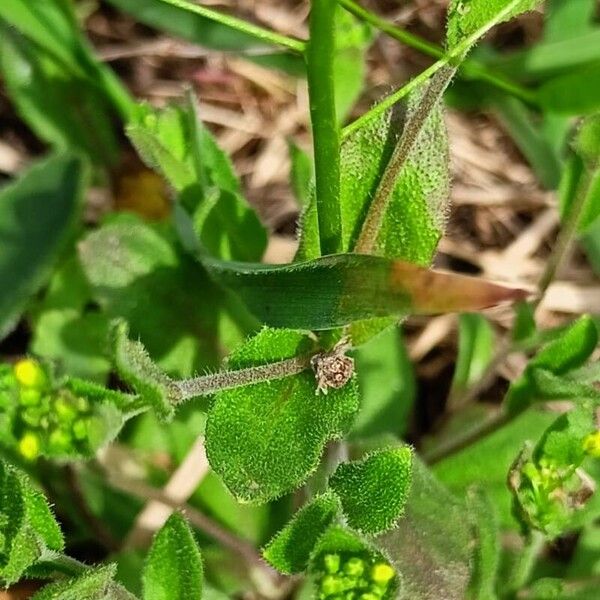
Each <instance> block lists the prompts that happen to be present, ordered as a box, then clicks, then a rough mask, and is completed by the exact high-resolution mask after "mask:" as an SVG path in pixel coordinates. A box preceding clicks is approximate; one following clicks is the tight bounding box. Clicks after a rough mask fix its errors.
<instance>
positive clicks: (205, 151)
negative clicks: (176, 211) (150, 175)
mask: <svg viewBox="0 0 600 600" xmlns="http://www.w3.org/2000/svg"><path fill="white" fill-rule="evenodd" d="M127 133H128V135H129V137H130V138H131V140H132V141H133V143H134V145H135V146H136V148H137V149H138V151H139V153H140V156H141V157H142V159H143V160H144V161H145V162H146V164H147V165H148V166H150V167H151V168H153V169H156V170H157V171H159V172H160V173H162V174H163V176H164V177H165V178H166V179H167V181H169V183H171V185H172V186H173V187H174V188H175V189H176V190H178V191H179V192H180V193H181V194H180V197H179V201H180V203H181V204H182V206H183V207H184V208H185V210H186V211H187V212H188V213H189V214H190V216H191V218H192V221H193V226H194V230H195V232H196V235H197V236H198V239H199V240H200V242H201V244H202V245H203V247H204V248H206V249H207V250H208V251H209V252H210V253H211V254H212V255H213V256H217V257H219V258H223V259H231V260H243V261H253V260H254V261H256V260H260V258H261V257H262V254H263V252H264V249H265V247H266V234H265V230H264V228H263V227H262V225H261V224H260V221H259V220H258V218H257V216H256V213H255V212H254V210H253V209H252V208H251V207H250V206H249V204H248V203H247V202H246V200H245V199H244V198H243V196H242V189H241V186H240V183H239V180H238V178H237V177H236V175H235V173H234V170H233V165H232V163H231V160H230V158H229V157H228V156H227V154H226V153H225V152H223V151H222V150H221V149H220V148H219V146H218V145H217V143H216V141H215V139H214V137H213V136H212V135H211V133H210V132H209V131H208V129H206V127H205V126H204V125H203V123H202V122H201V120H200V115H199V109H198V107H197V105H196V103H195V100H194V99H192V97H191V96H188V99H187V102H186V104H185V105H183V106H175V105H172V106H169V107H167V108H165V109H163V110H154V109H151V108H150V107H147V106H144V107H143V110H141V111H140V114H139V115H137V117H136V121H135V122H133V123H131V124H130V125H129V126H128V127H127Z"/></svg>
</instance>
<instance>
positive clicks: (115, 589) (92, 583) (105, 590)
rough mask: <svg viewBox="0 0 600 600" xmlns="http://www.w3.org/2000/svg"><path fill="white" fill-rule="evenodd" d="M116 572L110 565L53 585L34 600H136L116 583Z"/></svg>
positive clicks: (40, 592)
mask: <svg viewBox="0 0 600 600" xmlns="http://www.w3.org/2000/svg"><path fill="white" fill-rule="evenodd" d="M116 571H117V569H116V565H108V566H105V567H100V568H97V569H94V570H90V571H88V572H86V573H84V574H83V575H80V576H79V577H76V578H73V579H67V580H65V581H57V582H56V583H51V584H49V585H47V586H45V587H44V588H42V589H41V590H40V591H39V592H38V593H37V594H35V595H34V596H33V597H32V600H136V598H135V596H134V595H133V594H131V593H129V592H128V591H127V590H126V589H125V588H124V587H123V586H122V585H120V584H118V583H117V582H116V581H114V576H115V574H116Z"/></svg>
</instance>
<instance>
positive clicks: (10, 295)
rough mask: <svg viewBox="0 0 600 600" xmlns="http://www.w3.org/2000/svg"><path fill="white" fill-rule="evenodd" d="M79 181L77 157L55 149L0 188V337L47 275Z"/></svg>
mask: <svg viewBox="0 0 600 600" xmlns="http://www.w3.org/2000/svg"><path fill="white" fill-rule="evenodd" d="M84 181H85V172H84V168H83V164H82V163H81V161H80V160H79V159H77V158H76V157H75V156H72V155H68V154H57V155H53V156H51V157H49V158H47V159H45V160H43V161H41V162H38V163H36V164H35V165H34V166H33V167H30V168H29V169H28V170H27V171H26V172H25V173H24V174H23V175H21V177H20V178H19V179H17V180H16V181H15V182H14V183H12V184H9V185H8V186H6V187H4V188H2V189H0V238H2V240H3V242H2V248H1V249H0V289H1V290H2V294H1V295H0V337H2V336H4V335H6V333H8V332H9V331H10V329H11V328H12V327H13V326H14V325H15V323H16V321H17V319H18V318H19V315H20V313H21V311H22V310H23V308H24V306H25V304H26V302H27V300H28V299H29V298H30V297H31V296H32V295H33V294H35V292H37V291H38V289H39V288H40V287H41V286H42V284H43V283H44V282H45V281H46V279H47V278H48V275H49V271H50V268H51V267H52V266H53V264H54V262H55V260H56V259H57V256H58V253H59V251H60V250H61V249H62V247H63V244H64V243H65V241H66V239H67V237H68V235H69V233H70V232H71V230H72V227H73V225H74V223H75V219H76V217H77V214H78V209H79V203H80V200H81V195H82V192H83V187H84Z"/></svg>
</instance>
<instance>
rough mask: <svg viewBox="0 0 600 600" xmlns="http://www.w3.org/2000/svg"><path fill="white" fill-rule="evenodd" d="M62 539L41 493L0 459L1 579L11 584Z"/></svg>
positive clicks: (57, 547) (58, 546)
mask: <svg viewBox="0 0 600 600" xmlns="http://www.w3.org/2000/svg"><path fill="white" fill-rule="evenodd" d="M63 545H64V541H63V537H62V533H61V531H60V528H59V526H58V523H57V522H56V520H55V519H54V516H53V514H52V512H51V511H50V507H49V506H48V503H47V502H46V499H45V498H44V497H43V495H42V494H41V493H40V492H39V491H37V490H36V489H35V488H34V487H33V486H32V484H31V482H30V481H29V479H28V478H27V477H26V475H25V474H23V473H22V472H20V471H18V470H16V469H15V468H13V467H11V466H10V465H8V464H7V463H5V462H4V461H2V460H0V581H3V582H4V583H5V584H11V583H14V582H15V581H18V580H19V579H20V578H21V577H22V576H23V573H24V572H25V571H26V569H27V568H29V567H30V566H31V565H33V564H34V563H35V562H36V561H37V560H38V559H39V558H40V557H41V556H42V555H43V554H44V553H45V552H60V551H61V550H62V549H63Z"/></svg>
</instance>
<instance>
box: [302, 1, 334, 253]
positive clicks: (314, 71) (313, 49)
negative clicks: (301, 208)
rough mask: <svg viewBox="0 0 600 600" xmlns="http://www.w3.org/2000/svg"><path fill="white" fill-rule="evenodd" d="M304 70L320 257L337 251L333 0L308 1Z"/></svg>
mask: <svg viewBox="0 0 600 600" xmlns="http://www.w3.org/2000/svg"><path fill="white" fill-rule="evenodd" d="M311 6H312V8H311V13H310V40H309V42H308V45H307V48H306V68H307V76H308V94H309V100H310V118H311V122H312V131H313V146H314V157H315V191H316V207H317V217H318V223H319V239H320V245H321V255H326V254H335V253H336V252H339V250H340V249H341V240H342V218H341V214H340V204H339V195H340V132H339V126H338V121H337V115H336V110H335V95H334V78H333V58H334V54H335V23H334V18H335V11H336V3H335V1H334V0H312V5H311Z"/></svg>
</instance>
